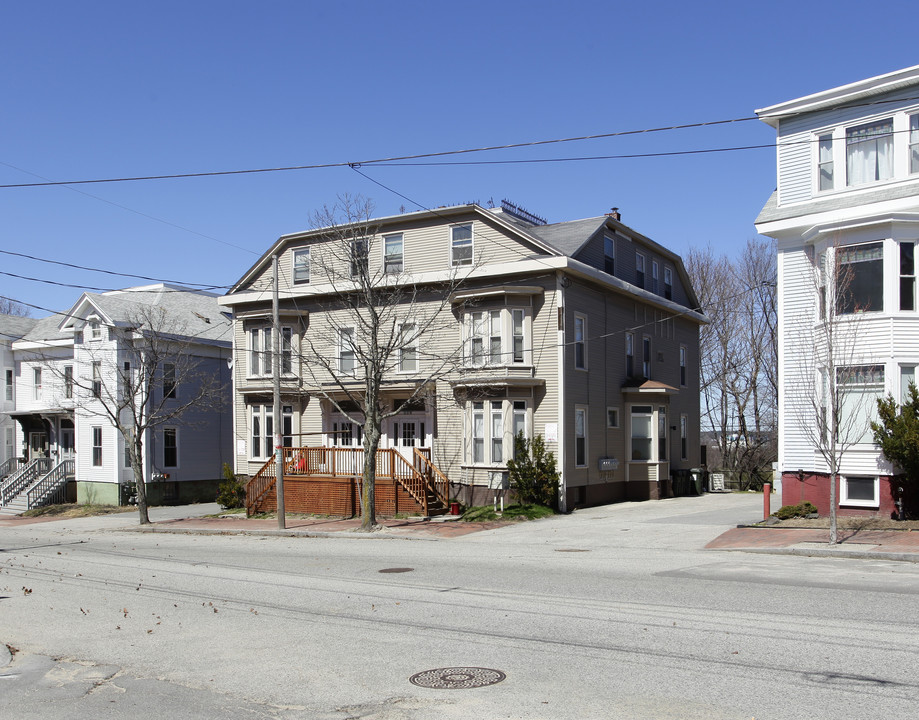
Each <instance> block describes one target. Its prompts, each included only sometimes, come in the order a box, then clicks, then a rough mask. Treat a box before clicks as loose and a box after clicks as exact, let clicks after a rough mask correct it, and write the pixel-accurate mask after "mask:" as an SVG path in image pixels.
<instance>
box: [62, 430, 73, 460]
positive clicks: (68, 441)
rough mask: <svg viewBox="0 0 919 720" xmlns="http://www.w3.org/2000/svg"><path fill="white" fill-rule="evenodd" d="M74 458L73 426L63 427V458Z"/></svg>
mask: <svg viewBox="0 0 919 720" xmlns="http://www.w3.org/2000/svg"><path fill="white" fill-rule="evenodd" d="M71 458H73V428H72V427H71V428H67V427H62V428H61V460H70V459H71Z"/></svg>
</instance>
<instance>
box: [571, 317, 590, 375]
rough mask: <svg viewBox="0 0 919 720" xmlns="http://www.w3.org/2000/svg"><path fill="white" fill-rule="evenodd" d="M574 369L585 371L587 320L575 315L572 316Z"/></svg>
mask: <svg viewBox="0 0 919 720" xmlns="http://www.w3.org/2000/svg"><path fill="white" fill-rule="evenodd" d="M574 367H575V368H576V369H578V370H586V369H587V318H586V317H585V316H583V315H579V314H577V313H575V315H574Z"/></svg>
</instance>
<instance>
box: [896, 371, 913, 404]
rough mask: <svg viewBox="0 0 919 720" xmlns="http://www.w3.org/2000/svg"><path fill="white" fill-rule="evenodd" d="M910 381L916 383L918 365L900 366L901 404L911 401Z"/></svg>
mask: <svg viewBox="0 0 919 720" xmlns="http://www.w3.org/2000/svg"><path fill="white" fill-rule="evenodd" d="M910 383H913V384H915V383H916V366H915V365H901V366H900V404H901V405H902V404H904V403H906V402H908V401H909V385H910Z"/></svg>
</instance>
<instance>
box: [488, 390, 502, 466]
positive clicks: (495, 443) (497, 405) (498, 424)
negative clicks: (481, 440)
mask: <svg viewBox="0 0 919 720" xmlns="http://www.w3.org/2000/svg"><path fill="white" fill-rule="evenodd" d="M490 404H491V413H490V417H491V422H490V428H489V430H490V434H491V461H492V462H493V463H500V462H504V411H503V408H502V405H503V403H502V402H501V401H500V400H493V401H492V402H491V403H490Z"/></svg>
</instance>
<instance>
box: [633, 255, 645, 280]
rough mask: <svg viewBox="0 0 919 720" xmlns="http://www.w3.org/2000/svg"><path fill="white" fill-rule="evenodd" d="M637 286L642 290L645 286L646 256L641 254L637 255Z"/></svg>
mask: <svg viewBox="0 0 919 720" xmlns="http://www.w3.org/2000/svg"><path fill="white" fill-rule="evenodd" d="M635 284H636V285H637V286H638V287H640V288H643V287H644V286H645V256H644V255H642V254H641V253H635Z"/></svg>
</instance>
